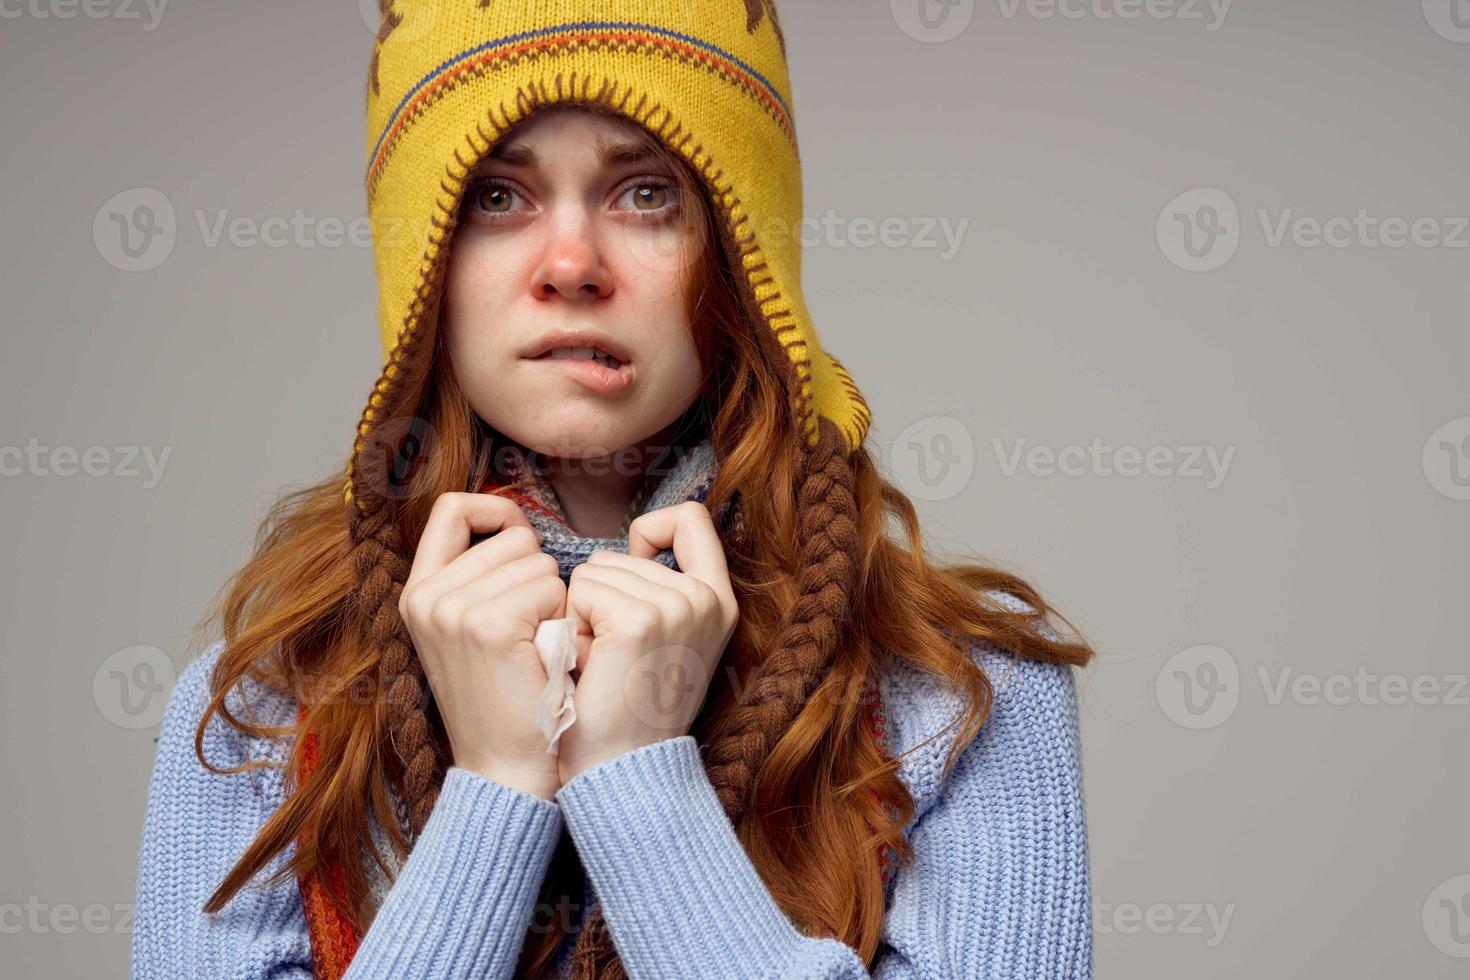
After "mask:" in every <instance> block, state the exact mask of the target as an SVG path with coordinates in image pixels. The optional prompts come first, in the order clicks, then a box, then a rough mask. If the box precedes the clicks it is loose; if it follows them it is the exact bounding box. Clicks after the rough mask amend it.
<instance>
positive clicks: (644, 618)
mask: <svg viewBox="0 0 1470 980" xmlns="http://www.w3.org/2000/svg"><path fill="white" fill-rule="evenodd" d="M627 616H628V628H629V629H630V630H632V631H633V633H634V635H636V636H652V635H653V634H654V632H655V631H657V629H658V624H659V614H658V610H657V609H655V608H654V607H653V606H651V605H649V604H648V603H646V602H639V603H635V604H632V605H630V606H629V607H628V613H627Z"/></svg>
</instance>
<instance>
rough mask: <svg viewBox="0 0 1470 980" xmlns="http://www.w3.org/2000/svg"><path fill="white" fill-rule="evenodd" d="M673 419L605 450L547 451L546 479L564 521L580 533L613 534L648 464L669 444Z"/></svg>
mask: <svg viewBox="0 0 1470 980" xmlns="http://www.w3.org/2000/svg"><path fill="white" fill-rule="evenodd" d="M675 429H676V423H670V424H669V425H667V426H665V427H664V428H663V429H661V430H659V431H658V432H656V433H654V434H653V435H651V436H649V437H648V438H647V439H644V440H642V441H641V442H639V443H635V444H634V445H632V446H628V447H627V448H625V449H621V450H619V451H617V452H615V453H612V454H610V455H602V456H586V457H577V458H566V457H546V459H545V462H546V466H547V469H548V470H549V471H550V472H549V476H548V479H549V480H550V482H551V487H552V489H553V490H555V491H556V498H557V500H558V501H560V502H561V508H562V512H563V513H564V514H565V515H566V518H567V523H568V525H570V527H571V529H572V530H573V531H575V532H576V533H577V534H580V535H582V536H584V537H593V538H605V537H615V536H616V535H617V534H618V531H619V529H620V528H621V526H622V523H623V519H624V518H625V517H627V515H628V511H629V509H630V508H631V507H632V506H633V502H634V500H636V499H637V496H638V491H639V490H640V489H641V488H642V487H643V481H644V476H645V473H646V471H647V470H648V467H649V466H651V465H653V464H654V463H655V462H656V461H657V460H658V458H659V457H660V456H661V455H663V453H664V451H665V450H666V449H667V448H668V440H669V438H670V437H671V436H672V435H673V434H674V432H675Z"/></svg>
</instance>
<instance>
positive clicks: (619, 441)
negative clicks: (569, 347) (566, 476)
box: [497, 409, 662, 459]
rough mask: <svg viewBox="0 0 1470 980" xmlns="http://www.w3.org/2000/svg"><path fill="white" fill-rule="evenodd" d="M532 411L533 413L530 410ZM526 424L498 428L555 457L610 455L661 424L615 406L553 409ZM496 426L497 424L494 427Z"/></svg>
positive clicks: (650, 432)
mask: <svg viewBox="0 0 1470 980" xmlns="http://www.w3.org/2000/svg"><path fill="white" fill-rule="evenodd" d="M533 414H534V413H533ZM534 417H537V418H538V419H539V420H538V421H537V422H535V423H534V424H533V425H530V426H521V427H517V426H514V425H512V426H508V427H506V428H499V431H500V432H503V433H505V434H506V435H508V436H509V437H510V438H512V439H514V440H515V441H516V442H518V443H520V444H521V445H523V446H525V447H526V448H527V449H530V450H532V451H534V452H537V453H540V454H542V455H544V456H551V457H555V458H558V459H597V458H600V457H603V456H611V455H612V454H614V453H616V452H618V451H619V450H620V449H623V448H625V447H627V446H632V445H636V444H638V443H641V442H642V441H643V440H645V439H647V438H648V437H649V436H651V435H654V434H655V433H657V432H658V431H659V430H660V429H661V428H662V426H661V425H658V424H652V425H650V424H647V423H645V422H644V421H643V420H639V419H633V418H630V417H629V416H628V415H627V413H626V412H625V411H619V410H617V409H604V410H601V411H598V410H591V411H588V410H582V409H579V410H577V411H575V412H571V413H567V414H565V415H563V414H562V413H558V412H555V411H552V412H548V413H546V414H543V415H539V416H534ZM497 428H498V427H497Z"/></svg>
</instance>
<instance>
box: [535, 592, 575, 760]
mask: <svg viewBox="0 0 1470 980" xmlns="http://www.w3.org/2000/svg"><path fill="white" fill-rule="evenodd" d="M576 635H577V626H576V620H574V619H570V618H567V619H544V620H542V621H541V622H540V623H538V624H537V625H536V632H535V634H533V635H532V637H531V642H532V644H534V645H535V647H536V652H537V653H538V654H540V655H541V666H542V667H544V668H546V678H547V679H546V690H544V691H542V692H541V705H540V708H539V710H538V711H537V715H536V719H537V722H538V724H539V725H540V728H541V734H542V735H545V736H546V742H547V745H546V754H547V755H558V754H559V753H560V746H559V744H558V743H559V742H560V741H561V735H562V732H564V731H566V730H567V729H568V728H571V727H572V722H574V721H576V720H577V706H576V704H575V703H574V702H573V701H572V692H574V691H576V689H577V683H576V681H574V680H572V670H573V669H574V668H575V667H576V666H577V642H576Z"/></svg>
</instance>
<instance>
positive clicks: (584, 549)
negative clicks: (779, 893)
mask: <svg viewBox="0 0 1470 980" xmlns="http://www.w3.org/2000/svg"><path fill="white" fill-rule="evenodd" d="M501 463H502V468H503V470H504V473H503V474H496V473H494V472H492V473H491V474H490V475H489V476H488V477H487V478H486V479H485V480H484V481H483V482H482V484H481V486H480V490H481V492H485V493H488V492H490V491H492V490H498V491H500V492H501V493H502V494H503V495H505V496H508V497H510V498H511V499H512V500H514V501H515V502H516V503H517V504H518V505H519V506H520V507H521V510H522V511H523V512H524V513H525V515H526V517H527V518H528V519H529V520H530V522H531V525H532V526H533V527H534V528H535V529H536V530H537V531H538V532H540V533H541V535H542V536H543V540H542V544H541V550H542V551H544V552H546V553H547V554H549V555H551V556H552V557H553V558H555V559H556V562H557V567H558V569H559V570H560V573H561V577H562V580H563V581H568V580H569V579H570V578H571V574H572V570H573V569H574V568H576V567H577V565H579V564H581V563H582V562H583V561H585V560H586V559H587V556H588V555H590V554H592V552H594V551H621V552H624V553H626V552H627V550H628V527H629V525H630V524H632V522H633V520H634V519H635V518H636V517H638V515H640V514H642V513H645V512H647V511H650V510H658V509H660V508H663V507H671V506H673V505H675V504H679V503H682V502H684V501H686V500H698V501H699V502H701V503H703V502H704V501H705V500H706V499H708V495H709V490H710V486H711V485H712V484H713V482H714V478H715V474H716V472H717V471H718V465H717V462H716V460H715V456H714V450H713V447H712V445H711V444H710V441H709V438H708V437H707V436H706V437H705V438H704V439H702V440H700V441H699V442H698V443H695V444H694V445H692V446H686V447H671V448H670V450H669V451H668V452H666V453H665V454H664V456H663V457H662V458H661V459H659V460H655V462H654V463H653V465H651V466H650V467H649V468H648V470H647V472H646V473H645V476H644V479H643V482H642V483H641V484H640V486H639V488H638V490H637V492H636V493H635V495H634V498H633V502H632V504H631V505H630V506H629V509H628V513H627V516H626V517H625V518H624V519H623V522H622V525H621V527H620V528H619V531H618V535H617V536H616V537H606V538H595V537H584V536H582V535H580V534H578V533H577V532H576V531H574V530H573V529H572V528H571V526H570V524H569V523H568V522H567V518H566V514H565V511H564V510H563V508H562V506H561V502H560V501H559V500H558V498H557V496H556V491H555V489H554V488H553V487H552V485H551V481H550V478H549V474H548V472H547V471H546V469H545V467H544V466H543V465H541V463H540V461H539V460H537V459H536V458H535V456H534V455H527V454H526V453H524V452H522V451H520V450H519V448H517V447H514V446H507V447H503V450H502V452H501ZM743 518H744V515H743V512H742V510H741V508H739V507H738V506H736V501H735V500H734V499H731V500H730V501H727V502H726V504H725V506H724V507H723V508H722V509H721V512H720V515H719V517H718V518H717V520H716V526H717V527H718V528H719V529H720V531H721V534H722V537H724V538H726V539H728V538H729V537H730V536H735V537H737V538H738V537H739V536H741V535H743V533H744V527H743ZM653 560H654V561H657V562H659V563H660V564H663V565H666V566H668V567H670V568H673V569H675V570H676V571H677V570H678V564H677V563H676V562H675V560H674V553H673V551H672V549H668V548H665V549H663V550H661V551H660V552H659V553H658V554H657V555H656V556H655V557H654V559H653ZM862 703H863V711H864V718H865V721H866V723H867V725H868V729H869V731H870V732H872V733H873V735H874V736H875V737H876V738H877V739H878V740H879V742H880V744H881V743H882V742H883V740H884V738H885V734H886V730H885V726H884V720H883V712H882V704H881V701H880V698H879V694H878V687H877V685H876V683H874V682H873V679H872V678H870V679H869V682H868V685H867V687H866V688H865V691H864V696H863V702H862ZM305 717H306V705H305V704H302V705H301V706H300V708H299V709H298V719H304V718H305ZM318 762H319V757H318V751H317V738H316V733H315V732H311V731H308V732H307V733H306V736H305V739H304V741H303V744H302V772H301V779H302V780H303V781H304V780H305V779H306V777H307V775H309V774H310V773H311V772H312V771H313V770H314V769H315V768H316V766H317V764H318ZM870 792H871V791H870ZM874 795H875V796H876V793H874ZM388 796H389V799H390V800H391V801H392V803H393V805H394V809H395V812H396V814H397V819H398V825H399V829H400V831H401V832H402V833H403V835H404V837H405V838H407V839H410V840H411V839H412V834H411V833H410V831H409V820H408V811H407V808H406V807H405V806H404V805H403V803H402V800H401V799H399V796H398V794H397V792H396V791H395V789H394V787H392V786H389V787H388ZM368 822H369V828H370V830H371V833H372V838H373V844H374V846H375V847H376V848H377V850H378V853H379V854H381V855H382V856H383V859H384V861H385V862H386V863H387V864H388V866H389V869H390V871H391V877H390V876H389V875H386V874H385V873H384V872H383V869H382V868H380V867H379V866H378V863H377V861H375V860H374V859H373V857H372V854H371V852H370V851H369V849H368V847H367V846H366V844H364V845H363V846H362V848H361V849H360V851H361V862H362V866H363V870H364V871H365V872H366V874H367V880H368V914H367V918H368V920H369V921H371V917H372V915H373V914H375V913H376V911H377V909H378V907H379V906H380V905H381V904H382V901H383V899H384V898H385V897H386V896H387V893H388V889H389V888H391V887H392V884H393V878H396V877H397V875H398V873H399V871H400V870H401V869H402V866H403V861H402V859H401V858H400V857H399V856H398V854H397V852H396V850H395V849H394V848H393V846H392V842H391V840H390V838H389V836H388V833H387V831H386V830H384V828H383V827H382V826H381V824H380V823H379V822H378V820H377V819H376V815H375V814H374V813H373V812H372V811H369V814H368ZM895 857H896V855H895V854H894V853H893V850H892V848H890V847H888V846H887V845H880V846H879V848H878V849H877V859H878V861H879V863H880V867H881V869H882V873H883V880H884V883H885V885H886V884H887V883H888V882H890V881H891V879H892V875H893V871H894V870H895ZM299 885H300V891H301V901H302V906H303V909H304V911H305V913H306V922H307V931H308V933H309V934H310V938H311V951H312V961H313V976H314V977H316V978H317V980H339V978H340V977H341V976H342V974H343V973H344V972H346V970H347V965H348V964H349V963H350V962H351V960H352V957H353V955H354V954H355V953H356V952H357V947H358V945H359V943H360V942H361V939H362V935H361V934H360V933H359V932H358V931H357V930H356V929H354V928H353V926H352V924H351V922H350V920H349V918H348V917H347V916H346V915H345V914H344V912H343V910H342V908H341V906H340V904H339V900H338V899H337V898H336V896H340V895H345V894H346V880H345V875H344V872H343V869H342V866H341V863H340V861H339V860H333V861H330V862H328V863H327V866H326V867H325V868H324V869H323V870H322V871H321V872H320V873H318V874H315V875H309V876H306V877H303V878H302V879H301V880H300V882H299ZM590 903H591V905H593V906H595V897H594V898H592V899H590ZM589 911H590V908H589ZM567 941H568V942H574V941H575V936H569V937H567Z"/></svg>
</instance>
